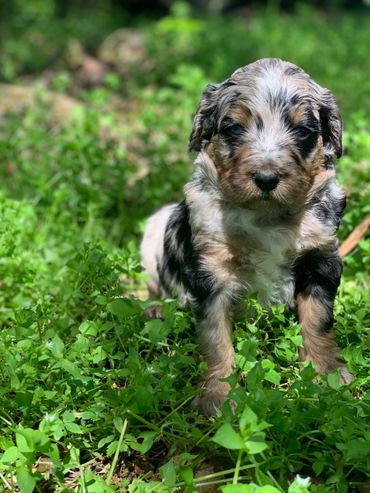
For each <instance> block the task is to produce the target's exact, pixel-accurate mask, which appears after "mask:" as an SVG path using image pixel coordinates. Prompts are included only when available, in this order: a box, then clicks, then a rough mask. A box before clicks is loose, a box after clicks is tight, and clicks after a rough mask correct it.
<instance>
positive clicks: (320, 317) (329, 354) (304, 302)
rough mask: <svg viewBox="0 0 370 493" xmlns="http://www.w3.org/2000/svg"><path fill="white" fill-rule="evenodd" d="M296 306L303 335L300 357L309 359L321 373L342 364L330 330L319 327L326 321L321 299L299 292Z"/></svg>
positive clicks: (324, 308) (325, 312)
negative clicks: (326, 330)
mask: <svg viewBox="0 0 370 493" xmlns="http://www.w3.org/2000/svg"><path fill="white" fill-rule="evenodd" d="M297 307H298V316H299V320H300V322H301V324H302V337H303V348H302V349H301V350H300V358H301V359H302V360H307V361H311V362H312V363H313V364H314V365H315V366H316V368H317V371H318V372H319V373H322V374H325V373H328V372H330V371H332V370H334V369H335V368H338V367H340V366H343V365H341V363H340V361H339V360H338V353H339V349H338V346H337V345H336V343H335V340H334V335H333V333H332V331H330V332H327V333H324V332H323V331H322V330H321V329H320V327H321V326H322V325H323V324H324V323H325V322H326V321H327V311H326V307H325V306H324V305H323V303H322V301H320V300H319V299H317V298H314V297H313V296H307V295H303V294H300V295H298V297H297Z"/></svg>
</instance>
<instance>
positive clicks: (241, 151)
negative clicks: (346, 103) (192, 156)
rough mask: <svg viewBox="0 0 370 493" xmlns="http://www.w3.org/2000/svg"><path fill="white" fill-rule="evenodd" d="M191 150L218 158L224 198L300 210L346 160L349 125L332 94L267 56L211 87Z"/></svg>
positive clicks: (202, 104) (205, 95) (196, 121)
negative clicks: (319, 179) (316, 186)
mask: <svg viewBox="0 0 370 493" xmlns="http://www.w3.org/2000/svg"><path fill="white" fill-rule="evenodd" d="M189 148H190V150H196V151H204V152H207V154H208V155H209V156H210V157H211V158H212V160H213V162H214V164H215V166H216V169H217V174H218V181H219V186H220V188H221V190H222V194H223V197H224V198H225V200H227V201H229V202H231V203H233V204H236V205H239V206H242V207H247V208H250V209H262V210H264V209H274V208H284V209H285V208H291V207H294V208H296V207H300V206H302V205H303V204H304V203H305V201H306V199H307V196H308V195H309V193H310V190H311V188H312V187H313V184H314V183H315V179H316V178H317V177H318V176H319V175H320V173H321V174H322V173H323V172H325V171H326V170H328V169H330V168H332V167H333V166H334V160H335V158H337V157H340V156H341V154H342V123H341V118H340V115H339V111H338V107H337V104H336V101H335V99H334V97H333V95H332V94H331V92H330V91H328V90H327V89H324V88H322V87H320V86H319V85H318V84H316V83H315V82H314V81H313V80H311V79H310V77H309V76H308V75H307V74H306V73H305V72H304V71H303V70H302V69H300V68H299V67H297V66H295V65H293V64H291V63H288V62H284V61H282V60H278V59H263V60H259V61H257V62H255V63H252V64H250V65H247V66H245V67H242V68H240V69H238V70H237V71H236V72H234V73H233V74H232V76H231V77H230V78H229V79H227V80H226V81H225V82H222V83H221V84H210V85H209V86H208V87H207V88H206V90H205V91H204V93H203V95H202V98H201V101H200V104H199V108H198V110H197V113H196V115H195V118H194V124H193V129H192V133H191V136H190V141H189Z"/></svg>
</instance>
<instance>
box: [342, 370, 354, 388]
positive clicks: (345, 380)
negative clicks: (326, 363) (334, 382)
mask: <svg viewBox="0 0 370 493" xmlns="http://www.w3.org/2000/svg"><path fill="white" fill-rule="evenodd" d="M339 381H340V383H341V384H342V385H348V384H350V383H351V382H352V381H353V375H352V373H350V372H349V371H348V370H347V368H346V367H345V366H341V367H340V368H339Z"/></svg>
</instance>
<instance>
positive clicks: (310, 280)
mask: <svg viewBox="0 0 370 493" xmlns="http://www.w3.org/2000/svg"><path fill="white" fill-rule="evenodd" d="M342 270H343V263H342V259H341V258H340V256H339V254H338V252H337V251H335V252H331V253H325V252H321V251H320V250H311V251H309V252H308V253H306V254H305V255H303V256H302V257H300V258H299V259H297V260H296V262H295V264H294V276H295V295H296V296H297V295H298V294H305V295H310V296H313V297H315V298H317V299H318V300H320V301H321V302H322V304H323V306H324V307H325V310H326V311H327V321H326V323H325V324H324V326H322V327H320V329H321V330H322V331H329V330H330V329H331V327H332V325H333V305H334V298H335V295H336V293H337V289H338V286H339V283H340V277H341V275H342Z"/></svg>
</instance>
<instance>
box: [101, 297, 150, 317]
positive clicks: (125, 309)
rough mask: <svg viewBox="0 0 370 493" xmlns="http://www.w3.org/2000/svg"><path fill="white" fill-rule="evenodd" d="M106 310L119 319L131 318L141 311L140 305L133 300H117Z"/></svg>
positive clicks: (137, 301) (109, 304)
mask: <svg viewBox="0 0 370 493" xmlns="http://www.w3.org/2000/svg"><path fill="white" fill-rule="evenodd" d="M107 308H108V310H109V311H110V313H112V314H113V315H116V317H118V318H119V319H125V318H127V317H132V316H133V315H137V314H139V313H141V312H142V311H143V308H142V304H141V302H140V301H139V300H135V299H133V298H117V299H116V300H114V301H111V302H110V303H108V305H107Z"/></svg>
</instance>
